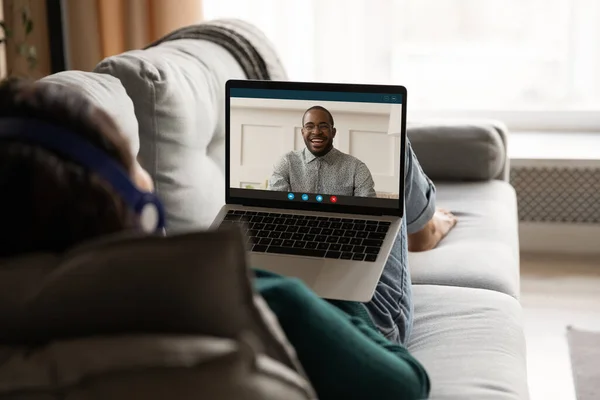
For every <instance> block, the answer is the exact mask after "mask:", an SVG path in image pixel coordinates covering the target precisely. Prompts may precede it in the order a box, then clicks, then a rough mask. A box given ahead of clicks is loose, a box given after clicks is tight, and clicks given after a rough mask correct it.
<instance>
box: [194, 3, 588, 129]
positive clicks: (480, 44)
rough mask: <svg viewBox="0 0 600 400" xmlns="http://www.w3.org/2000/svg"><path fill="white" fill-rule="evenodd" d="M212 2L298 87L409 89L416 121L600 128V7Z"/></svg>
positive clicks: (214, 13)
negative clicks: (420, 115)
mask: <svg viewBox="0 0 600 400" xmlns="http://www.w3.org/2000/svg"><path fill="white" fill-rule="evenodd" d="M203 2H204V4H205V17H206V18H207V19H212V18H219V17H235V18H242V19H245V20H247V21H249V22H252V23H253V24H255V25H256V26H258V27H259V28H260V29H261V30H262V31H263V32H265V34H266V35H267V36H268V37H269V38H270V40H271V41H272V42H273V44H274V46H275V48H276V49H277V51H278V53H279V54H280V56H281V58H282V60H283V62H284V64H285V65H286V69H287V71H288V74H289V76H290V79H293V80H312V81H334V82H339V81H342V82H368V83H396V84H402V85H405V86H406V87H407V88H408V92H409V104H410V107H411V109H412V110H435V111H443V110H446V111H449V112H450V113H452V112H454V113H457V112H466V111H472V112H475V111H478V112H483V113H486V112H488V113H489V112H492V113H493V112H509V113H511V115H517V114H518V115H525V114H529V115H535V116H540V115H544V114H548V113H549V111H552V112H553V113H555V114H554V118H555V119H561V117H557V115H558V116H564V118H563V120H564V121H563V122H565V123H567V124H568V123H573V122H577V123H581V119H580V118H579V117H578V118H573V115H575V114H577V113H579V114H577V115H578V116H581V117H583V118H585V117H586V116H588V117H589V116H593V117H590V118H592V119H594V121H593V124H596V122H600V121H598V119H599V117H598V116H597V115H598V114H600V24H597V23H596V22H597V21H599V20H600V1H598V0H377V1H372V0H370V1H369V0H288V1H280V0H251V1H247V0H229V1H227V0H203ZM596 111H599V112H596ZM486 115H487V114H486ZM569 115H570V117H569ZM536 118H537V117H536ZM509 119H510V118H509ZM533 119H534V120H535V118H533ZM569 121H570V122H569ZM598 127H600V125H599V126H598Z"/></svg>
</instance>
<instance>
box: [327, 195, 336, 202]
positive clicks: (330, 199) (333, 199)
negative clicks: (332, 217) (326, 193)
mask: <svg viewBox="0 0 600 400" xmlns="http://www.w3.org/2000/svg"><path fill="white" fill-rule="evenodd" d="M329 201H331V202H332V203H337V196H331V197H330V198H329Z"/></svg>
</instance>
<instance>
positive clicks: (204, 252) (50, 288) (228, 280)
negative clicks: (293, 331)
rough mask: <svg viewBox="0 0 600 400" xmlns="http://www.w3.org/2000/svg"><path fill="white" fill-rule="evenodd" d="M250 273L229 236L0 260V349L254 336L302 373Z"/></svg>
mask: <svg viewBox="0 0 600 400" xmlns="http://www.w3.org/2000/svg"><path fill="white" fill-rule="evenodd" d="M249 275H250V272H249V270H248V269H247V268H246V260H245V248H244V244H243V240H242V237H241V233H239V232H238V231H235V230H229V231H225V230H221V231H214V232H199V233H191V234H184V235H179V236H173V237H168V238H164V237H128V238H121V239H119V240H101V241H97V242H95V243H90V244H86V245H83V246H81V247H79V248H76V249H73V250H72V251H70V252H68V253H66V254H63V255H51V254H38V255H31V256H24V257H20V258H16V259H10V260H0V326H1V327H2V329H0V344H9V345H36V344H43V343H46V342H49V341H52V340H59V339H62V340H64V339H69V338H81V337H86V336H96V335H121V334H136V333H143V334H152V333H154V334H156V333H158V334H192V335H193V334H201V335H208V336H214V337H223V338H237V337H239V335H240V334H242V333H247V332H251V333H253V334H254V335H256V337H257V339H258V341H259V342H261V343H262V345H263V346H265V353H266V354H267V355H268V356H270V357H272V358H273V359H275V360H277V361H279V362H282V363H283V364H285V365H287V366H289V367H291V368H292V369H294V370H296V371H301V368H300V367H299V363H298V362H297V360H296V359H295V357H294V352H293V350H292V349H291V346H289V343H287V341H286V339H285V337H284V335H283V333H282V332H281V329H280V327H279V325H278V324H277V322H276V321H274V320H273V319H272V316H270V315H268V310H264V308H263V310H262V311H261V310H260V308H259V306H257V304H256V297H257V296H256V294H255V293H254V291H253V288H252V286H251V283H250V278H249ZM263 311H265V312H266V313H267V315H266V316H265V315H264V313H263ZM267 319H270V320H269V322H268V323H267V321H266V320H267Z"/></svg>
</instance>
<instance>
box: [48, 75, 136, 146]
mask: <svg viewBox="0 0 600 400" xmlns="http://www.w3.org/2000/svg"><path fill="white" fill-rule="evenodd" d="M40 82H44V83H48V84H52V85H60V86H65V87H68V88H71V89H75V90H77V91H79V92H81V93H83V94H84V95H85V96H87V97H88V98H89V99H90V100H91V101H92V102H93V103H94V104H95V105H97V106H98V107H100V108H102V109H103V110H104V111H106V112H107V113H108V114H109V115H110V116H111V117H112V118H113V119H114V120H115V122H116V123H117V125H118V126H119V128H120V129H121V132H122V133H123V135H125V137H126V138H127V140H128V141H129V144H130V146H131V152H132V154H133V155H134V156H137V154H138V151H139V149H140V137H139V134H138V122H137V119H136V118H135V111H134V109H133V102H132V101H131V99H130V98H129V96H128V95H127V92H126V91H125V88H124V87H123V85H121V82H119V80H118V79H117V78H115V77H113V76H110V75H105V74H95V73H92V72H83V71H64V72H59V73H57V74H53V75H49V76H46V77H44V78H42V79H40Z"/></svg>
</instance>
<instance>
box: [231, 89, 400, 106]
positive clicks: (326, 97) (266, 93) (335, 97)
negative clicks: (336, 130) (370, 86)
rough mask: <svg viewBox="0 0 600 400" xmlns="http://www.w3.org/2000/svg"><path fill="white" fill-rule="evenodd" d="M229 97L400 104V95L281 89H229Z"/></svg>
mask: <svg viewBox="0 0 600 400" xmlns="http://www.w3.org/2000/svg"><path fill="white" fill-rule="evenodd" d="M230 95H231V97H243V98H252V99H279V100H312V101H345V102H351V103H388V104H402V95H401V94H393V93H392V94H390V93H359V92H329V91H312V90H282V89H242V88H232V89H230Z"/></svg>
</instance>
